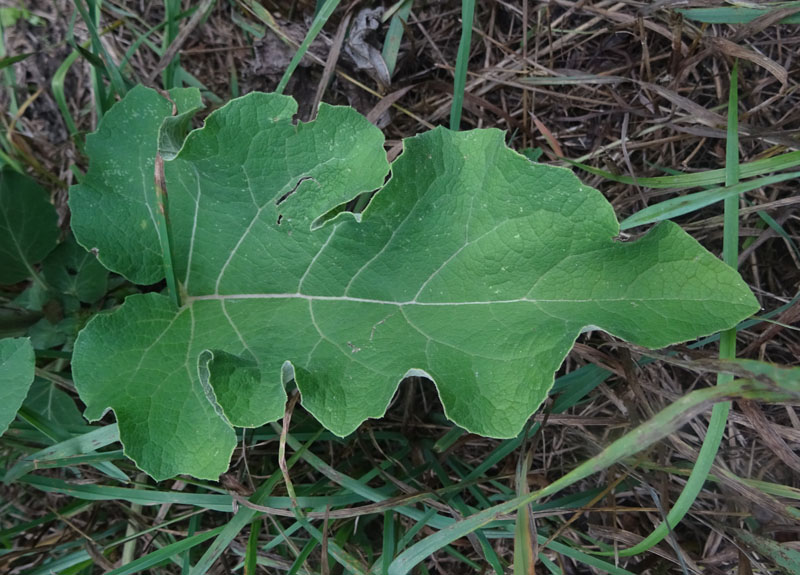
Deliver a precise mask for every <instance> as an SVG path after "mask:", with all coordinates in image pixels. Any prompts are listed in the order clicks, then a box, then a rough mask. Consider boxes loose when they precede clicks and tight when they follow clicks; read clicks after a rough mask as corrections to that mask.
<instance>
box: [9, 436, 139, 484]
mask: <svg viewBox="0 0 800 575" xmlns="http://www.w3.org/2000/svg"><path fill="white" fill-rule="evenodd" d="M116 441H119V429H118V428H117V424H116V423H115V424H112V425H106V426H104V427H100V428H97V429H94V430H93V431H90V432H88V433H84V434H83V435H78V436H76V437H71V438H70V439H67V440H65V441H61V442H60V443H56V444H55V445H52V446H50V447H47V448H45V449H42V450H40V451H37V452H36V453H32V454H31V455H28V456H26V457H23V458H22V459H21V460H20V461H18V462H17V463H16V464H15V465H14V466H13V467H12V468H11V469H9V470H8V472H7V473H6V475H5V477H4V478H3V482H4V483H6V484H8V483H10V482H12V481H15V480H17V479H19V478H20V477H22V476H23V475H26V474H27V473H30V472H31V471H33V470H34V469H39V468H42V467H52V466H48V465H47V463H48V462H50V461H52V460H63V459H64V458H69V457H71V456H76V455H85V454H88V453H92V452H94V451H96V450H97V449H101V448H103V447H106V446H107V445H110V444H112V443H114V442H116ZM115 479H119V480H120V481H124V482H127V481H128V476H127V475H125V474H122V475H121V476H118V477H116V478H115Z"/></svg>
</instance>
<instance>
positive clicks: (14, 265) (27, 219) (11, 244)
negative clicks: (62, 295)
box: [0, 166, 58, 284]
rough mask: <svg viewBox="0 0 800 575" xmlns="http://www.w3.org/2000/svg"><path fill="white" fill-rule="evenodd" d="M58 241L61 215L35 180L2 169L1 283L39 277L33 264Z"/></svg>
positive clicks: (0, 188) (44, 255)
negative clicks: (59, 216) (58, 214)
mask: <svg viewBox="0 0 800 575" xmlns="http://www.w3.org/2000/svg"><path fill="white" fill-rule="evenodd" d="M57 241H58V216H57V215H56V210H55V208H54V207H53V204H51V203H50V201H49V199H48V197H47V192H45V191H44V189H43V188H41V187H40V186H39V184H37V183H36V182H35V181H34V180H33V179H31V178H29V177H28V176H26V175H24V174H20V173H19V172H16V171H14V170H12V169H11V168H9V167H8V166H4V167H3V168H0V284H13V283H17V282H19V281H22V280H24V279H26V278H28V277H31V276H33V277H36V271H35V270H34V268H33V266H34V265H36V264H37V263H39V262H40V261H42V260H43V259H44V258H45V257H46V256H47V254H49V253H50V252H51V251H52V250H53V248H55V247H56V242H57Z"/></svg>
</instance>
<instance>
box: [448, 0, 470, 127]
mask: <svg viewBox="0 0 800 575" xmlns="http://www.w3.org/2000/svg"><path fill="white" fill-rule="evenodd" d="M474 19H475V0H461V39H460V40H459V42H458V57H457V58H456V73H455V81H454V84H453V105H452V107H451V108H450V129H451V130H458V129H459V127H460V126H461V110H462V109H463V107H464V90H465V89H466V86H467V68H468V66H469V53H470V48H471V43H472V22H473V20H474Z"/></svg>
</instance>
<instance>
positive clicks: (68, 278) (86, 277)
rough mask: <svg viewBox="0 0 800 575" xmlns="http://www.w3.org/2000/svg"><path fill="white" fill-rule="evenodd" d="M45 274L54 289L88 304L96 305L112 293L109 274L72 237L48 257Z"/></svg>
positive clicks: (43, 266) (92, 255)
mask: <svg viewBox="0 0 800 575" xmlns="http://www.w3.org/2000/svg"><path fill="white" fill-rule="evenodd" d="M42 272H43V274H44V277H45V279H46V280H47V283H48V284H49V285H50V286H52V287H53V289H55V290H58V291H59V292H61V293H62V294H65V295H69V296H74V297H76V298H78V299H79V300H80V301H82V302H84V303H94V302H96V301H97V300H99V299H100V298H101V297H103V296H104V295H105V293H106V290H107V289H108V270H106V268H104V267H103V266H102V265H101V264H100V262H98V261H97V258H96V257H95V255H94V254H91V253H89V252H87V251H86V250H84V249H83V248H82V247H81V246H79V245H78V244H77V243H76V242H75V240H74V239H73V238H71V237H70V238H68V239H67V241H65V242H63V243H62V244H61V245H59V246H58V247H57V248H56V249H55V250H53V253H51V254H50V255H49V256H47V259H46V260H45V261H44V262H43V263H42Z"/></svg>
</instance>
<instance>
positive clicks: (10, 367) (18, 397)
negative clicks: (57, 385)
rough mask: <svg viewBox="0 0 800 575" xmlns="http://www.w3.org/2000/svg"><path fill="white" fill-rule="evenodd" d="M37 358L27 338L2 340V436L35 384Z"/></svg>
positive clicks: (0, 397)
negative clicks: (34, 373) (34, 374)
mask: <svg viewBox="0 0 800 575" xmlns="http://www.w3.org/2000/svg"><path fill="white" fill-rule="evenodd" d="M35 367H36V364H35V357H34V354H33V346H32V345H31V342H30V340H29V339H28V338H26V337H20V338H15V339H0V435H2V434H3V433H5V431H6V429H8V425H9V424H10V423H11V422H12V421H14V418H15V417H16V415H17V410H18V409H19V408H20V406H21V405H22V402H23V401H25V396H26V395H27V394H28V389H29V388H30V386H31V383H33V372H34V368H35Z"/></svg>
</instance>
